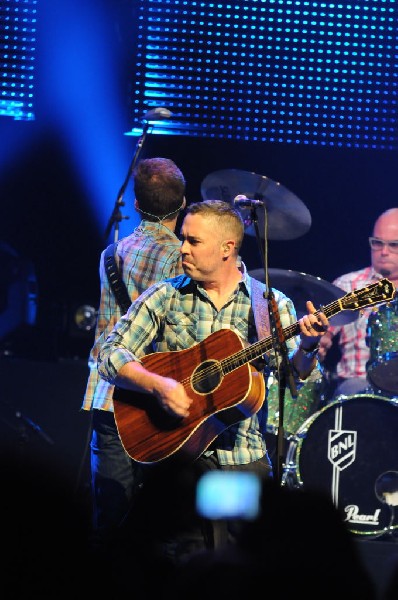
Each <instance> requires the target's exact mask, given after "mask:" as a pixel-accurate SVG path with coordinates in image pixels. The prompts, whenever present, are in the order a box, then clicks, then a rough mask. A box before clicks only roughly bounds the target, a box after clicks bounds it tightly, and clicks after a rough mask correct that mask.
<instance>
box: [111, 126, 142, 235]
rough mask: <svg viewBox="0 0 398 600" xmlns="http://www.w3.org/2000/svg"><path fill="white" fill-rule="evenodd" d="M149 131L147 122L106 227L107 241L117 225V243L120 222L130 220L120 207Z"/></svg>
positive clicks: (115, 233) (122, 204)
mask: <svg viewBox="0 0 398 600" xmlns="http://www.w3.org/2000/svg"><path fill="white" fill-rule="evenodd" d="M148 129H149V122H148V121H146V122H145V124H144V127H143V130H142V134H141V136H140V137H139V139H138V142H137V145H136V147H135V151H134V155H133V160H132V161H131V164H130V166H129V169H128V171H127V175H126V178H125V180H124V182H123V185H122V187H121V188H120V190H119V193H118V195H117V198H116V202H115V206H114V208H113V211H112V214H111V216H110V218H109V221H108V225H107V226H106V229H105V235H104V237H105V241H107V240H108V238H109V235H110V233H111V229H112V226H113V224H115V232H114V240H113V241H114V242H117V240H118V239H119V229H120V221H122V219H129V218H130V217H128V216H123V215H122V213H121V212H120V207H121V206H124V205H125V203H124V202H123V196H124V193H125V191H126V188H127V185H128V183H129V181H130V178H131V175H132V173H133V171H134V168H135V165H136V164H137V160H138V157H139V155H140V153H141V150H142V148H143V146H144V143H145V140H146V137H147V134H148Z"/></svg>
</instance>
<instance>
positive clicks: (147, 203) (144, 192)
mask: <svg viewBox="0 0 398 600" xmlns="http://www.w3.org/2000/svg"><path fill="white" fill-rule="evenodd" d="M133 177H134V193H135V198H136V200H137V203H138V210H139V211H142V212H143V213H144V215H145V218H146V219H148V220H149V221H157V220H159V219H161V218H162V217H165V216H169V215H170V216H171V215H172V214H173V213H174V212H178V211H179V210H180V209H181V208H182V203H183V200H184V196H185V188H186V182H185V178H184V175H183V174H182V172H181V171H180V169H179V168H178V167H177V165H176V164H175V163H174V162H173V161H172V160H170V159H169V158H160V157H159V158H146V159H142V160H140V161H139V162H138V163H137V166H136V168H135V169H134V171H133ZM152 217H153V218H152Z"/></svg>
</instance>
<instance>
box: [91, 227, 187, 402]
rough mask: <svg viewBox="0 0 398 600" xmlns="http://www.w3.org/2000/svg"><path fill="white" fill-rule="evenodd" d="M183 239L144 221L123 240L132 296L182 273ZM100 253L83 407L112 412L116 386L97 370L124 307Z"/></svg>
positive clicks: (123, 262) (121, 254) (121, 251)
mask: <svg viewBox="0 0 398 600" xmlns="http://www.w3.org/2000/svg"><path fill="white" fill-rule="evenodd" d="M180 247H181V241H180V240H179V239H178V238H177V236H176V235H175V234H174V233H173V232H172V231H170V229H168V228H167V227H165V226H164V225H162V224H161V223H153V222H151V221H145V220H143V221H141V223H140V225H139V226H138V227H137V228H136V229H135V230H134V232H133V233H132V234H131V235H129V236H127V237H125V238H123V239H121V240H120V241H119V243H118V247H117V254H118V257H119V264H120V267H121V268H122V272H123V280H124V282H125V283H126V286H127V289H128V292H129V295H130V298H131V299H132V300H135V299H136V298H138V296H139V295H140V294H141V293H142V292H143V291H144V290H146V289H147V288H148V287H149V286H150V285H152V284H153V283H155V282H156V281H161V280H163V279H167V278H168V277H174V276H175V275H179V274H180V273H182V272H183V269H182V266H181V257H180ZM104 253H105V250H104V251H103V252H102V254H101V260H100V266H99V274H100V283H101V298H100V306H99V310H98V316H97V324H96V330H95V343H94V346H93V347H92V349H91V352H90V356H89V368H90V374H89V378H88V382H87V388H86V392H85V396H84V399H83V405H82V409H83V410H91V409H92V408H98V409H103V410H108V411H113V402H112V395H113V385H110V384H109V383H107V382H106V381H104V379H101V378H100V377H99V375H98V371H97V357H98V352H99V349H100V347H101V344H102V343H103V342H104V341H105V339H106V338H107V336H108V335H109V333H110V332H111V331H112V329H113V327H114V325H115V323H116V322H117V321H118V320H119V319H120V317H121V316H122V315H121V310H120V308H119V306H118V304H117V302H116V299H115V297H114V295H113V292H112V290H111V289H110V286H109V281H108V277H107V274H106V271H105V267H104Z"/></svg>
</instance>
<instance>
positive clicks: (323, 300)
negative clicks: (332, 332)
mask: <svg viewBox="0 0 398 600" xmlns="http://www.w3.org/2000/svg"><path fill="white" fill-rule="evenodd" d="M249 275H251V276H252V277H254V278H255V279H258V280H259V281H262V282H264V280H265V277H264V269H253V270H251V271H249ZM268 277H269V283H270V285H271V287H273V288H275V289H276V290H279V291H280V292H283V293H284V294H285V295H286V296H287V297H288V298H290V299H291V300H292V301H293V304H294V306H295V309H296V313H297V318H298V319H301V317H302V316H303V315H306V314H307V308H306V305H305V303H306V302H307V300H311V302H312V303H313V304H314V306H315V308H316V309H319V308H321V307H322V306H326V305H327V304H330V303H331V302H333V301H334V300H339V299H340V298H342V297H343V296H345V294H346V293H347V292H346V291H344V290H342V289H341V288H339V287H337V286H336V285H333V283H329V281H325V280H324V279H321V278H320V277H315V276H314V275H308V274H307V273H299V272H297V271H291V270H284V269H268ZM358 314H359V311H357V310H342V311H341V312H339V313H337V314H336V315H334V316H333V317H330V318H329V321H330V324H331V325H347V323H352V322H353V321H355V320H356V319H357V317H358Z"/></svg>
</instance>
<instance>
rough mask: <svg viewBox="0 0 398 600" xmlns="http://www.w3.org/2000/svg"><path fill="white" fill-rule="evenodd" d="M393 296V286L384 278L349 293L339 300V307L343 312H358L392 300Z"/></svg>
mask: <svg viewBox="0 0 398 600" xmlns="http://www.w3.org/2000/svg"><path fill="white" fill-rule="evenodd" d="M394 295H395V286H394V284H393V283H392V282H391V281H390V280H389V279H387V278H384V279H380V280H379V281H377V282H376V283H372V284H371V285H368V286H366V287H364V288H361V289H359V290H353V291H352V292H349V293H348V294H346V295H345V296H344V297H343V298H341V305H342V309H344V310H358V309H360V308H365V307H366V306H373V305H374V304H379V303H380V302H387V301H388V300H392V299H393V298H394Z"/></svg>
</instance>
